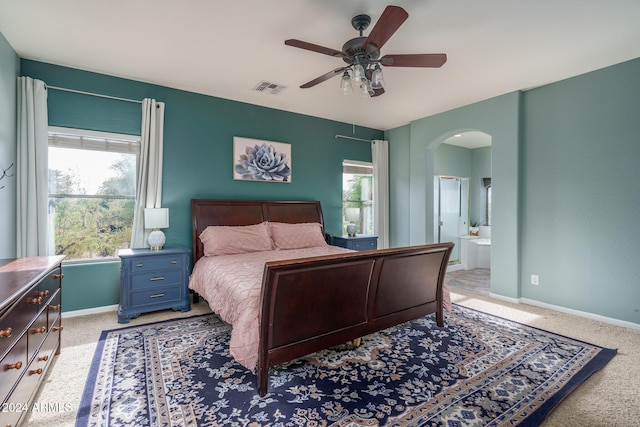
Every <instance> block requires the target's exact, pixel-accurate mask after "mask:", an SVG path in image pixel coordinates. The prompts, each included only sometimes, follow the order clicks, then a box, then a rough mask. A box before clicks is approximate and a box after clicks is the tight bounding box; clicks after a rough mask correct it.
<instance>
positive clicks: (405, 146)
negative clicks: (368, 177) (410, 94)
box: [384, 125, 411, 248]
mask: <svg viewBox="0 0 640 427" xmlns="http://www.w3.org/2000/svg"><path fill="white" fill-rule="evenodd" d="M410 132H411V127H410V126H409V125H406V126H402V127H399V128H395V129H391V130H388V131H385V133H384V138H385V139H386V140H387V141H389V246H390V247H392V248H393V247H398V246H402V245H403V242H408V241H409V228H408V227H405V226H404V225H405V224H409V209H408V204H407V202H408V200H409V182H410V178H411V172H410V170H409V168H408V167H407V165H408V164H409V138H410V135H411V133H410ZM402 207H404V209H402Z"/></svg>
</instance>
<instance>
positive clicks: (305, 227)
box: [268, 222, 327, 249]
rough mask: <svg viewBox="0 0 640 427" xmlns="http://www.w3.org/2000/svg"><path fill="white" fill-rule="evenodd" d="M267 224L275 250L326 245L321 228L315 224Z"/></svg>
mask: <svg viewBox="0 0 640 427" xmlns="http://www.w3.org/2000/svg"><path fill="white" fill-rule="evenodd" d="M268 224H269V232H270V233H271V238H272V239H273V243H274V244H275V245H276V248H279V249H301V248H314V247H316V246H326V245H327V242H325V240H324V235H323V234H322V227H321V226H320V224H319V223H317V222H305V223H300V224H287V223H285V222H269V223H268Z"/></svg>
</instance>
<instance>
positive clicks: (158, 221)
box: [144, 208, 169, 251]
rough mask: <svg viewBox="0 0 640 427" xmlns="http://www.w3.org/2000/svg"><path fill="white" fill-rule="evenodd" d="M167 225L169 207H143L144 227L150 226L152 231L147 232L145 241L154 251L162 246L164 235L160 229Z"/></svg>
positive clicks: (164, 239)
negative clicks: (147, 236) (147, 235)
mask: <svg viewBox="0 0 640 427" xmlns="http://www.w3.org/2000/svg"><path fill="white" fill-rule="evenodd" d="M168 227H169V209H168V208H145V210H144V228H151V229H153V231H152V232H151V233H150V234H149V238H148V239H147V242H148V243H149V247H150V248H151V249H152V250H154V251H159V250H160V249H162V246H164V242H165V241H166V237H165V235H164V233H163V232H162V231H161V230H160V229H161V228H168Z"/></svg>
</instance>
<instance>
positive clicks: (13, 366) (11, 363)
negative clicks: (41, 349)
mask: <svg viewBox="0 0 640 427" xmlns="http://www.w3.org/2000/svg"><path fill="white" fill-rule="evenodd" d="M25 369H27V334H24V335H22V336H21V337H20V339H19V340H18V341H17V342H16V345H14V346H13V347H12V348H11V350H10V351H9V353H7V355H6V356H5V357H4V358H3V359H2V361H1V362H0V400H1V399H2V398H3V397H4V396H6V395H7V393H8V392H9V390H11V387H13V385H14V384H15V382H16V381H17V380H18V378H19V377H20V375H21V374H22V373H23V372H24V370H25Z"/></svg>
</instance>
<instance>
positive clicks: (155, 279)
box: [149, 276, 164, 282]
mask: <svg viewBox="0 0 640 427" xmlns="http://www.w3.org/2000/svg"><path fill="white" fill-rule="evenodd" d="M149 280H151V281H152V282H155V281H157V280H164V276H160V277H152V278H151V279H149Z"/></svg>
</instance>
